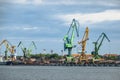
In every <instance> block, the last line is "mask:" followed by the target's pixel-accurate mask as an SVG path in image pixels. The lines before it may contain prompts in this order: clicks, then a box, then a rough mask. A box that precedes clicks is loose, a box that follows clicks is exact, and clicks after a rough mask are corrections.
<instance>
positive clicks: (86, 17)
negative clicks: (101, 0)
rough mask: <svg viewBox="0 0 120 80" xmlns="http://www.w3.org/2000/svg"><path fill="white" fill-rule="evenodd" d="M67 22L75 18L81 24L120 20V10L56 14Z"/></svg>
mask: <svg viewBox="0 0 120 80" xmlns="http://www.w3.org/2000/svg"><path fill="white" fill-rule="evenodd" d="M55 17H57V18H59V19H61V20H63V21H65V22H66V23H70V22H71V20H72V19H73V18H75V19H76V20H78V21H79V22H80V24H94V23H99V22H104V21H114V20H120V10H106V11H103V12H97V13H87V14H86V13H84V14H83V13H74V14H60V15H57V16H55Z"/></svg>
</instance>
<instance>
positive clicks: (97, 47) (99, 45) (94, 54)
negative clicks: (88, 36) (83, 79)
mask: <svg viewBox="0 0 120 80" xmlns="http://www.w3.org/2000/svg"><path fill="white" fill-rule="evenodd" d="M105 38H106V39H107V40H108V42H110V40H109V38H108V37H107V35H106V34H105V33H101V35H100V36H99V38H98V39H97V41H96V42H93V44H94V46H95V48H94V51H92V55H93V57H94V58H95V59H99V58H100V56H99V52H98V51H99V49H100V47H101V45H102V43H103V40H104V39H105ZM100 39H101V41H100ZM99 41H100V43H99Z"/></svg>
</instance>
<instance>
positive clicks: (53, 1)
mask: <svg viewBox="0 0 120 80" xmlns="http://www.w3.org/2000/svg"><path fill="white" fill-rule="evenodd" d="M119 3H120V1H119V0H109V1H108V0H99V1H96V0H59V1H58V0H44V2H43V4H47V5H100V6H112V7H114V6H119Z"/></svg>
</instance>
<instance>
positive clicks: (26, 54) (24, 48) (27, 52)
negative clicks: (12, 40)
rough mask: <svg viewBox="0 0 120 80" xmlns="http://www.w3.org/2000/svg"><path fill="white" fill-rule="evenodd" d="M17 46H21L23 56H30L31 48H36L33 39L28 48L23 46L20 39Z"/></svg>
mask: <svg viewBox="0 0 120 80" xmlns="http://www.w3.org/2000/svg"><path fill="white" fill-rule="evenodd" d="M17 47H21V49H22V52H23V57H24V58H30V54H32V49H33V48H35V49H37V47H36V45H35V43H34V41H32V43H31V44H30V46H29V47H28V48H26V47H24V45H23V43H22V41H20V42H19V44H18V46H17Z"/></svg>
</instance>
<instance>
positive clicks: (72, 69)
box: [0, 65, 120, 80]
mask: <svg viewBox="0 0 120 80" xmlns="http://www.w3.org/2000/svg"><path fill="white" fill-rule="evenodd" d="M0 80H120V67H79V66H2V65H0Z"/></svg>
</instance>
